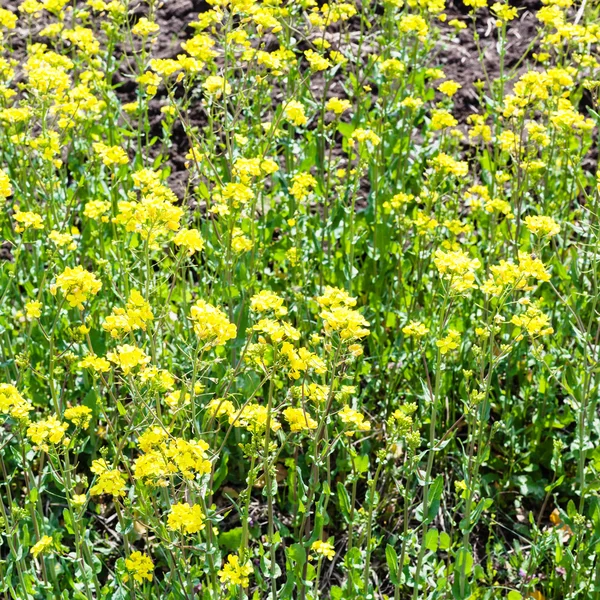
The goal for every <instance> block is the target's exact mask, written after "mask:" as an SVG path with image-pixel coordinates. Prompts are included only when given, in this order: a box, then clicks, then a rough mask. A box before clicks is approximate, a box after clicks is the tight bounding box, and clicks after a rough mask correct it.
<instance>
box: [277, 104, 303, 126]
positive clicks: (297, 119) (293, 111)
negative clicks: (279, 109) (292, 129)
mask: <svg viewBox="0 0 600 600" xmlns="http://www.w3.org/2000/svg"><path fill="white" fill-rule="evenodd" d="M283 116H284V117H285V118H286V120H287V121H289V122H290V123H292V125H296V126H297V127H298V126H301V125H306V123H307V122H308V119H307V118H306V115H305V114H304V106H303V105H302V104H300V102H298V101H297V100H290V101H289V102H288V103H287V104H286V105H285V107H284V109H283Z"/></svg>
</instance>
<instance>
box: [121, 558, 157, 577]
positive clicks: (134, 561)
mask: <svg viewBox="0 0 600 600" xmlns="http://www.w3.org/2000/svg"><path fill="white" fill-rule="evenodd" d="M125 568H126V569H127V570H128V571H129V572H130V573H131V574H132V575H133V578H134V579H135V580H136V581H137V582H138V583H144V579H147V580H148V581H152V571H153V570H154V563H153V562H152V559H151V558H150V557H149V556H148V555H147V554H143V553H142V552H140V551H139V550H136V551H135V552H132V553H131V554H130V555H129V558H126V559H125Z"/></svg>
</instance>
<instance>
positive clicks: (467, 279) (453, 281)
mask: <svg viewBox="0 0 600 600" xmlns="http://www.w3.org/2000/svg"><path fill="white" fill-rule="evenodd" d="M433 260H434V263H435V266H436V267H437V269H438V271H439V272H440V273H441V274H442V275H444V276H445V278H446V279H448V280H450V287H451V289H453V290H455V291H457V292H459V293H462V292H465V291H467V290H469V289H472V288H474V287H476V285H475V273H474V272H475V271H476V270H477V269H479V268H480V267H481V262H480V261H479V259H478V258H473V259H472V258H469V255H468V254H467V253H466V252H464V251H463V250H454V251H449V252H444V251H443V250H442V249H441V248H438V249H437V250H436V252H435V257H434V259H433Z"/></svg>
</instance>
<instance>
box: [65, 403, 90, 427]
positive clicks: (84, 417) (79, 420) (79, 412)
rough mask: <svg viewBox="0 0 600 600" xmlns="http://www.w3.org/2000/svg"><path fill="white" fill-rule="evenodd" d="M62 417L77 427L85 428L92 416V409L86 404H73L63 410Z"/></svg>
mask: <svg viewBox="0 0 600 600" xmlns="http://www.w3.org/2000/svg"><path fill="white" fill-rule="evenodd" d="M64 417H65V419H67V421H71V423H73V424H75V425H76V426H77V427H81V428H82V429H87V428H88V426H89V424H90V420H91V418H92V409H91V408H88V407H87V406H73V407H71V408H67V409H66V410H65V414H64Z"/></svg>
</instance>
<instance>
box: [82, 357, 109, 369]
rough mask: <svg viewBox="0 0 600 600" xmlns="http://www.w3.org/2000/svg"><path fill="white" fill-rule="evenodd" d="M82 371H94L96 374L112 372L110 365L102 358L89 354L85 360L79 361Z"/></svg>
mask: <svg viewBox="0 0 600 600" xmlns="http://www.w3.org/2000/svg"><path fill="white" fill-rule="evenodd" d="M78 366H79V368H80V369H92V371H95V372H96V373H106V372H107V371H110V363H109V362H108V361H107V360H106V359H105V358H103V357H101V356H96V355H95V354H88V355H87V356H86V357H85V358H83V359H82V360H80V361H79V364H78Z"/></svg>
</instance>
